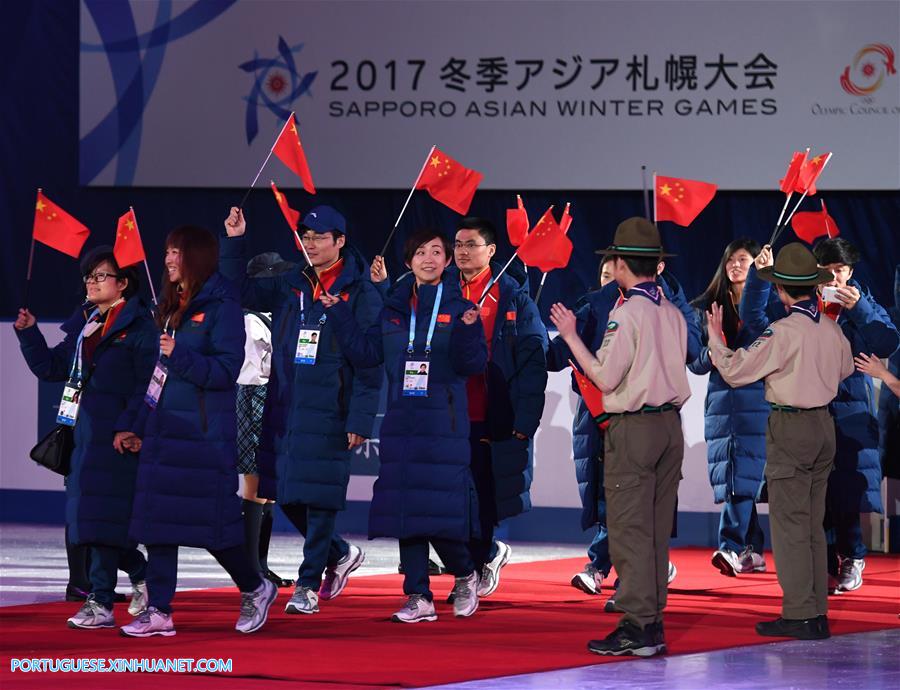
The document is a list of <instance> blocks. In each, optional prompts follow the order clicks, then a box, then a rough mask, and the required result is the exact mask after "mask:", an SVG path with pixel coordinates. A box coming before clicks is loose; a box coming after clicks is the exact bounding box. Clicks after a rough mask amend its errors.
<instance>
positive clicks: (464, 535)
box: [329, 273, 487, 541]
mask: <svg viewBox="0 0 900 690" xmlns="http://www.w3.org/2000/svg"><path fill="white" fill-rule="evenodd" d="M442 285H443V295H442V297H441V302H440V306H439V309H438V315H437V320H436V323H435V329H434V336H433V340H432V343H431V348H432V349H431V354H430V356H429V357H428V362H429V366H428V368H429V375H428V395H427V396H424V397H417V396H405V395H403V393H402V391H403V381H404V366H405V363H406V361H407V360H413V361H424V360H425V359H426V357H425V344H426V337H427V332H428V327H429V323H430V321H431V316H432V310H433V307H434V302H435V296H436V294H437V286H434V285H421V286H418V288H417V289H416V302H417V308H416V328H415V344H414V354H413V355H412V356H410V355H408V354H407V345H408V341H409V324H410V314H411V301H412V297H413V289H414V286H415V280H414V279H413V277H412V275H408V276H406V277H405V278H401V279H400V280H399V281H398V282H397V283H396V284H395V285H394V287H393V288H392V290H391V292H390V294H389V296H388V298H387V300H386V303H385V306H384V309H383V310H382V312H381V315H380V318H379V319H378V321H377V322H376V323H375V324H373V325H371V326H370V327H369V328H368V329H366V330H365V331H363V330H362V329H361V328H359V326H358V325H357V324H356V323H355V322H354V319H353V315H352V313H351V310H350V309H349V308H348V307H349V305H347V304H344V303H340V304H337V305H335V306H334V307H332V308H331V309H330V310H329V312H330V314H329V320H331V321H333V322H334V327H335V331H336V333H337V335H338V337H339V338H340V340H341V345H342V347H343V348H344V351H345V352H346V353H347V356H348V357H349V358H350V359H351V361H352V362H354V363H355V364H356V365H357V366H360V367H365V366H373V365H376V364H379V363H381V362H384V365H385V371H386V373H387V379H388V400H387V414H386V415H385V418H384V421H383V423H382V425H381V433H380V437H381V439H380V441H381V442H380V451H379V456H380V462H381V469H380V472H379V474H378V479H377V480H376V482H375V487H374V496H373V498H372V505H371V508H370V512H369V537H370V538H376V537H394V538H397V539H407V538H412V537H435V538H443V539H451V540H455V541H468V540H469V539H470V538H471V537H472V536H473V531H477V528H478V527H477V526H478V521H477V514H478V505H477V503H478V502H477V498H476V496H475V486H474V483H473V480H472V474H471V470H470V468H469V463H470V447H469V415H468V399H467V396H466V378H467V377H468V376H471V375H473V374H477V373H480V372H482V371H484V368H485V366H486V365H487V346H486V344H485V339H484V329H483V328H482V327H481V324H480V323H478V322H477V321H476V322H475V323H473V324H472V325H470V326H468V325H466V324H465V323H463V322H462V321H461V319H460V316H461V315H462V314H463V312H465V311H466V310H468V309H471V308H473V306H474V305H473V304H472V303H471V302H469V301H467V300H464V299H463V297H462V294H461V292H460V289H459V281H458V279H457V278H456V277H455V276H448V274H446V273H445V274H444V276H443V282H442Z"/></svg>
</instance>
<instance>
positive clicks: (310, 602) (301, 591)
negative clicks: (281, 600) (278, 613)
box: [284, 583, 319, 613]
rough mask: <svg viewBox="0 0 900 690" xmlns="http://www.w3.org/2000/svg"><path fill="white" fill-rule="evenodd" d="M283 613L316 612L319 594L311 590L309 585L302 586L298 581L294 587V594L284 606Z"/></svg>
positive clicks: (317, 610)
mask: <svg viewBox="0 0 900 690" xmlns="http://www.w3.org/2000/svg"><path fill="white" fill-rule="evenodd" d="M284 612H285V613H318V612H319V595H318V594H316V593H315V592H314V591H312V590H311V589H310V588H309V587H304V586H303V585H301V584H300V583H297V586H296V587H294V594H293V596H292V597H291V600H290V601H289V602H288V603H287V606H285V607H284Z"/></svg>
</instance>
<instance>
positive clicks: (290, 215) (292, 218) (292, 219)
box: [271, 180, 300, 230]
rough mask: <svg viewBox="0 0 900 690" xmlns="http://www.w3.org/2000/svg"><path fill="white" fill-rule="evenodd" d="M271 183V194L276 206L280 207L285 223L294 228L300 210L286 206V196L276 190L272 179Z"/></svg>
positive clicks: (297, 222)
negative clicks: (273, 196)
mask: <svg viewBox="0 0 900 690" xmlns="http://www.w3.org/2000/svg"><path fill="white" fill-rule="evenodd" d="M271 185H272V194H274V195H275V201H277V202H278V208H280V209H281V213H282V214H283V215H284V219H285V220H286V221H287V224H288V225H290V226H291V230H296V229H297V225H298V224H299V223H300V211H295V210H294V209H292V208H291V207H290V206H288V201H287V197H286V196H285V195H284V194H282V193H281V192H279V191H278V187H276V186H275V181H274V180H273V181H271Z"/></svg>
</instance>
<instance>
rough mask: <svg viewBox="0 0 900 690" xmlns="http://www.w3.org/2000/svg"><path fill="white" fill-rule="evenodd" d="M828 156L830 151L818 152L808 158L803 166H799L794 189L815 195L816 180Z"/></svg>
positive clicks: (829, 156)
mask: <svg viewBox="0 0 900 690" xmlns="http://www.w3.org/2000/svg"><path fill="white" fill-rule="evenodd" d="M830 158H831V154H830V153H820V154H819V155H818V156H816V157H815V158H810V159H809V160H808V161H806V162H805V163H804V164H803V167H802V168H800V174H799V175H798V176H797V187H796V188H795V190H794V191H797V192H800V193H801V194H802V193H803V192H806V193H807V195H809V196H815V194H816V180H818V179H819V175H821V174H822V170H823V169H824V168H825V164H826V163H828V160H829V159H830Z"/></svg>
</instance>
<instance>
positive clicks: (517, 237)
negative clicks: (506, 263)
mask: <svg viewBox="0 0 900 690" xmlns="http://www.w3.org/2000/svg"><path fill="white" fill-rule="evenodd" d="M516 206H517V207H516V208H508V209H506V234H507V235H508V236H509V243H510V244H511V245H512V246H513V247H518V246H519V245H520V244H522V242H523V241H524V239H525V236H526V235H527V234H528V211H526V210H525V204H523V203H522V197H521V196H519V195H518V194H516Z"/></svg>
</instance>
